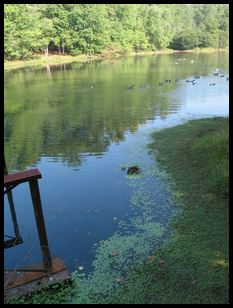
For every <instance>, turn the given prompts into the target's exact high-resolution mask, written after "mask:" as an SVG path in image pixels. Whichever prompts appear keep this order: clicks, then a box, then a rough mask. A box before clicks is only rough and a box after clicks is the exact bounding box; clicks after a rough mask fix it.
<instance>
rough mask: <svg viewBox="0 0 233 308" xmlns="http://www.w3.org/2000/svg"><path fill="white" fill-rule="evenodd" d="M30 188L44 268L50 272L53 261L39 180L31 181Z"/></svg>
mask: <svg viewBox="0 0 233 308" xmlns="http://www.w3.org/2000/svg"><path fill="white" fill-rule="evenodd" d="M29 186H30V191H31V197H32V203H33V207H34V213H35V218H36V225H37V229H38V235H39V240H40V247H41V253H42V258H43V263H44V268H45V270H47V271H50V270H51V269H52V259H51V255H50V251H49V245H48V239H47V234H46V228H45V222H44V217H43V211H42V206H41V199H40V191H39V186H38V181H37V179H35V180H30V181H29Z"/></svg>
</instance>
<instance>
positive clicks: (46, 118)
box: [4, 53, 228, 170]
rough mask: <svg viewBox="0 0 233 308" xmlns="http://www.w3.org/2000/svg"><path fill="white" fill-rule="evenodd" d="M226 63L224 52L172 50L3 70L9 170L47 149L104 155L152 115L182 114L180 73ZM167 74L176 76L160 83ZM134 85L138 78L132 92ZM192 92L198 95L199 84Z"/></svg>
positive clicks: (77, 156) (77, 160)
mask: <svg viewBox="0 0 233 308" xmlns="http://www.w3.org/2000/svg"><path fill="white" fill-rule="evenodd" d="M190 59H191V60H193V63H191V62H190V61H191V60H190ZM227 61H228V58H227V55H224V54H222V53H215V54H208V55H198V54H195V55H193V54H191V55H190V54H185V55H182V54H181V55H180V54H179V55H178V54H174V55H162V56H161V55H159V56H150V57H140V56H138V57H132V58H126V59H123V60H118V61H116V62H114V63H108V62H103V63H101V62H93V63H92V64H91V65H90V64H87V63H83V64H65V65H58V66H53V67H50V66H49V65H47V67H46V73H45V69H44V68H42V69H38V70H34V69H31V68H27V69H20V70H16V71H14V72H13V71H9V72H5V117H4V128H5V129H4V132H5V155H6V160H7V164H8V168H9V170H13V169H14V170H17V169H25V168H26V166H28V165H31V164H35V163H36V162H38V161H39V159H40V157H41V156H42V155H45V156H51V157H62V158H63V160H65V161H67V163H68V165H70V166H77V165H80V164H81V163H82V157H81V153H103V152H105V151H107V149H108V147H109V145H110V144H111V143H112V142H120V141H123V140H124V134H125V132H126V131H130V132H135V131H136V130H137V129H138V126H139V124H141V123H145V122H146V121H147V120H148V119H152V118H156V117H160V118H163V119H165V118H166V117H167V115H168V114H170V113H174V112H177V110H178V109H179V108H180V106H181V100H180V99H176V97H174V99H173V100H171V99H169V98H168V93H171V91H174V90H175V89H177V88H179V87H181V84H180V82H175V80H176V79H179V80H184V79H186V78H189V77H190V76H195V75H198V74H199V75H200V74H201V75H202V76H205V75H207V74H210V73H211V70H210V68H211V69H212V68H216V67H218V68H221V69H223V70H225V69H226V67H227ZM168 79H169V80H171V82H167V83H166V82H163V86H158V84H159V83H160V82H161V81H164V80H168ZM129 84H134V88H132V89H131V90H130V91H129V90H127V85H129ZM142 85H145V86H144V87H142ZM182 86H183V85H182ZM196 86H197V85H196ZM187 91H188V92H189V93H192V91H197V93H198V89H197V87H196V88H195V89H194V88H193V89H191V88H189V89H188V90H187Z"/></svg>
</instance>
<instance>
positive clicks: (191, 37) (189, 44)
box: [170, 32, 199, 50]
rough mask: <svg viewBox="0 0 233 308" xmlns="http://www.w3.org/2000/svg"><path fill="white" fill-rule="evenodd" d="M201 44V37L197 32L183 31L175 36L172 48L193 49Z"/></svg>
mask: <svg viewBox="0 0 233 308" xmlns="http://www.w3.org/2000/svg"><path fill="white" fill-rule="evenodd" d="M198 46H199V39H198V35H197V33H196V32H186V33H185V32H182V33H180V34H179V35H178V36H176V37H174V38H173V40H172V42H171V44H170V48H172V49H175V50H185V49H193V48H195V47H198Z"/></svg>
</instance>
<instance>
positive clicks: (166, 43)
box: [4, 4, 229, 60]
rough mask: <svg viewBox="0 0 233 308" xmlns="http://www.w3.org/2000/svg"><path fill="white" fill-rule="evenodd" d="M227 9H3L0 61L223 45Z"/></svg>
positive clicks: (92, 6)
mask: <svg viewBox="0 0 233 308" xmlns="http://www.w3.org/2000/svg"><path fill="white" fill-rule="evenodd" d="M228 33H229V5H228V4H4V58H5V60H17V59H28V58H32V57H33V56H35V55H36V54H40V53H42V52H44V53H45V54H47V55H48V54H49V53H51V52H52V53H59V54H70V55H79V54H89V55H94V54H99V53H102V52H107V53H127V52H131V51H135V52H140V51H155V50H163V49H166V48H170V49H175V50H185V49H193V48H195V47H199V48H205V47H212V48H225V47H227V46H228V40H229V38H228Z"/></svg>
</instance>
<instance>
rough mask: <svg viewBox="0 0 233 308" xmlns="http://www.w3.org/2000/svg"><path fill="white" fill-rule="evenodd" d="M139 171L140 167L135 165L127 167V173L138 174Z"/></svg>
mask: <svg viewBox="0 0 233 308" xmlns="http://www.w3.org/2000/svg"><path fill="white" fill-rule="evenodd" d="M139 172H140V168H139V167H138V166H137V165H135V166H132V167H128V169H127V174H138V173H139Z"/></svg>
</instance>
